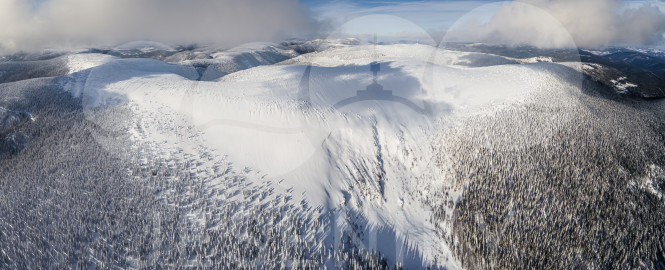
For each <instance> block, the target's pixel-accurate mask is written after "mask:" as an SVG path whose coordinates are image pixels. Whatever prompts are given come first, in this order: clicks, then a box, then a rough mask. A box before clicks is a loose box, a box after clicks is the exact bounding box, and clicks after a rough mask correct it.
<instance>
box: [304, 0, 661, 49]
mask: <svg viewBox="0 0 665 270" xmlns="http://www.w3.org/2000/svg"><path fill="white" fill-rule="evenodd" d="M302 3H303V4H305V5H306V6H308V8H309V9H311V10H312V11H313V12H314V13H315V14H316V16H318V17H319V18H329V20H330V21H332V22H333V25H340V24H344V23H345V22H347V23H348V22H349V21H353V20H356V19H358V18H362V17H365V16H372V15H376V14H382V15H390V16H395V17H398V18H399V19H405V20H407V21H409V22H411V23H414V24H415V25H417V26H418V27H420V28H421V31H424V32H427V33H429V34H430V35H431V36H432V37H433V38H434V39H435V40H436V41H437V42H438V41H441V40H443V41H444V42H445V41H448V42H453V41H454V42H492V43H502V44H519V45H521V44H526V45H533V46H537V47H548V48H549V47H556V48H558V47H592V48H599V47H607V46H658V47H660V46H662V45H663V34H664V33H665V14H664V13H663V11H665V2H664V1H658V0H640V1H620V0H519V1H485V0H478V1H454V0H446V1H427V0H424V1H412V0H401V1H400V0H356V1H352V0H348V1H347V0H336V1H320V0H302ZM395 21H397V19H396V20H395ZM395 24H397V23H396V22H395V23H390V22H386V21H385V20H378V21H376V22H375V23H367V22H365V23H363V24H359V25H358V26H357V29H358V30H361V31H365V32H371V31H374V32H379V33H382V32H383V33H386V34H388V32H390V31H391V29H394V28H399V27H395V26H394V25H395Z"/></svg>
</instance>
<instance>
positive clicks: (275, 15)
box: [0, 0, 318, 52]
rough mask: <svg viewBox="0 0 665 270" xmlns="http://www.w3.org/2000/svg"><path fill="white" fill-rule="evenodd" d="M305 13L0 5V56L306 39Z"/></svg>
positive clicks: (288, 7)
mask: <svg viewBox="0 0 665 270" xmlns="http://www.w3.org/2000/svg"><path fill="white" fill-rule="evenodd" d="M309 13H310V12H309V10H308V9H307V8H305V7H304V6H302V5H301V4H300V3H299V2H298V1H297V0H269V1H266V0H242V1H236V0H187V1H182V0H36V1H35V0H0V25H2V27H0V51H5V52H7V51H10V52H13V51H22V50H23V51H26V50H27V51H29V50H39V49H44V48H69V47H90V46H102V45H115V44H118V43H122V42H126V41H133V40H153V41H160V42H166V43H171V44H192V43H199V44H201V43H204V44H209V43H212V44H217V45H223V46H233V45H237V44H241V43H244V42H251V41H273V40H279V39H283V38H288V37H298V36H303V37H304V36H307V35H309V34H312V33H314V32H315V31H316V30H317V27H318V24H317V22H316V21H315V20H314V19H312V17H311V16H310V14H309Z"/></svg>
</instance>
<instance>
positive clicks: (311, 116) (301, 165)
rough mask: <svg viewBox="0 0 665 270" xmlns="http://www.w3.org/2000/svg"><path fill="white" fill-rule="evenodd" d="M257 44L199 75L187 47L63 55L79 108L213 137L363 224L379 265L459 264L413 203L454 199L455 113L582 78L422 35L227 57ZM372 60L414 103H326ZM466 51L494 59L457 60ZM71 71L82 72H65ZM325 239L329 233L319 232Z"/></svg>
mask: <svg viewBox="0 0 665 270" xmlns="http://www.w3.org/2000/svg"><path fill="white" fill-rule="evenodd" d="M257 46H259V47H260V46H266V47H260V48H268V50H267V51H268V52H271V51H272V52H277V49H272V48H271V47H268V46H269V45H261V44H252V45H249V48H245V47H241V48H237V49H233V50H230V51H228V52H224V53H218V54H214V55H213V56H214V60H210V61H217V63H220V62H227V63H236V64H239V65H242V68H239V69H243V70H240V71H237V72H232V74H229V75H226V76H223V77H221V78H219V79H216V80H213V81H205V80H203V81H202V80H199V79H200V78H205V77H206V73H205V72H206V71H204V72H203V74H202V75H201V74H199V73H200V72H199V73H197V70H196V68H195V67H194V65H193V63H192V62H191V61H189V60H188V61H183V62H181V63H176V64H167V63H164V62H161V61H156V60H146V59H114V58H112V57H108V56H105V55H96V54H79V55H74V56H70V57H69V65H70V70H71V71H73V74H72V75H70V76H71V77H72V80H71V81H70V82H68V84H67V88H68V89H69V91H71V93H72V94H73V95H74V96H77V97H81V98H82V100H83V104H84V108H85V109H86V110H89V111H94V110H97V109H99V108H108V107H109V106H127V107H129V108H131V109H132V116H131V118H129V119H127V121H128V122H130V123H131V124H129V123H128V124H127V127H116V128H118V129H124V128H127V129H128V130H129V131H130V132H131V133H132V139H133V140H136V141H135V142H132V144H146V143H148V144H151V145H155V148H156V149H170V150H168V151H175V150H176V149H178V150H180V149H182V151H184V152H182V153H183V154H187V153H189V154H195V153H194V151H195V150H194V149H197V148H206V149H208V148H209V149H214V151H213V152H214V153H215V154H216V155H221V156H226V157H227V158H228V160H229V161H230V162H232V163H233V164H234V166H235V167H238V168H246V170H251V171H256V172H257V173H258V174H260V175H264V176H263V177H261V180H260V181H268V182H269V183H270V185H271V186H276V187H279V188H281V190H292V191H293V194H294V196H298V198H301V199H304V200H305V201H307V203H308V204H310V205H312V206H313V207H315V208H321V209H323V211H324V212H325V213H335V214H336V215H341V217H337V220H336V221H335V222H338V223H342V224H338V226H340V227H342V228H344V227H351V228H353V226H361V229H360V230H361V231H363V230H367V231H368V232H369V233H368V234H370V236H356V237H355V238H357V239H354V241H355V242H357V243H363V242H366V243H367V244H368V245H369V246H367V248H372V249H377V250H378V251H380V252H382V253H383V254H386V256H387V257H388V260H389V263H391V264H394V263H395V262H396V261H402V262H403V263H407V265H431V264H434V263H435V262H436V263H438V264H439V265H440V266H445V267H450V268H459V267H461V265H460V264H459V262H457V261H455V260H454V259H453V257H454V256H453V254H452V251H451V249H450V247H449V246H448V245H446V244H445V242H444V241H442V240H441V237H440V236H439V235H438V232H437V229H436V228H435V227H434V226H435V224H433V223H432V222H431V219H432V214H431V211H432V209H430V208H429V206H428V205H426V204H425V203H424V202H425V201H427V200H431V199H432V198H431V197H433V196H439V195H440V194H439V193H440V192H442V191H439V190H438V189H439V187H442V186H450V191H449V199H446V198H443V200H445V201H448V200H451V201H453V202H455V201H457V200H459V196H460V195H461V193H462V192H463V190H454V189H453V188H452V183H446V182H445V180H444V179H446V177H445V175H444V171H442V170H441V169H440V168H437V166H435V161H434V157H435V156H436V155H437V153H436V152H435V151H436V150H437V148H436V146H435V145H436V142H435V139H436V138H437V137H438V136H437V135H438V134H439V133H440V132H442V131H445V130H446V128H447V126H448V125H454V123H458V122H460V121H462V120H463V119H465V118H467V117H473V116H475V115H479V114H481V115H492V114H493V113H494V111H495V110H505V107H520V106H525V104H526V103H530V102H534V100H544V99H550V98H552V97H556V98H555V99H557V100H559V101H558V102H561V103H564V102H565V103H568V102H574V101H571V97H574V96H575V94H578V93H575V91H576V89H575V87H576V86H577V85H578V84H579V83H581V78H576V77H575V75H574V74H573V75H571V74H566V73H565V72H572V71H567V70H564V68H563V67H561V66H559V65H557V64H545V63H535V64H529V65H517V64H511V65H500V66H499V65H498V64H502V63H503V64H506V63H511V62H510V61H509V60H507V59H504V58H502V57H499V56H494V55H483V54H480V53H462V52H454V51H447V50H442V49H436V48H433V47H430V46H426V45H385V46H371V45H369V46H367V45H366V46H363V45H358V46H340V47H334V48H331V49H328V50H324V51H322V52H317V53H311V54H306V55H302V56H299V57H295V58H291V59H290V60H287V61H285V62H282V63H280V64H279V65H268V64H273V63H276V62H278V60H280V59H279V58H272V57H264V60H263V61H258V62H254V63H252V62H249V60H248V58H247V57H244V58H241V59H240V60H239V58H238V56H242V55H243V54H244V53H247V51H255V50H257ZM377 61H378V62H380V63H381V69H382V70H381V72H380V73H379V76H378V82H379V83H380V84H382V85H383V86H384V87H385V90H392V91H393V95H394V96H398V97H402V98H404V99H407V100H409V101H410V102H412V103H413V104H415V106H417V107H420V108H423V109H424V110H426V111H425V113H421V112H418V111H415V110H413V109H412V107H409V106H406V105H404V104H401V103H399V102H391V101H386V100H380V99H377V100H365V101H360V102H354V103H351V104H348V106H344V107H341V108H335V107H334V106H333V105H334V104H336V103H338V102H340V101H342V100H344V99H347V98H349V97H353V96H354V95H356V92H357V91H358V90H364V89H365V87H366V86H367V85H369V84H371V83H372V73H371V72H370V69H369V64H370V63H372V62H377ZM476 62H479V63H484V64H486V63H490V62H496V63H497V65H493V66H486V67H480V68H470V67H469V66H475V65H476V64H477V63H476ZM533 62H540V61H533ZM307 66H312V67H311V68H307ZM216 71H217V70H211V71H210V72H216ZM227 71H228V70H225V72H227ZM81 72H83V73H86V74H85V75H86V76H79V75H78V74H77V73H81ZM576 79H579V80H577V81H576ZM303 84H305V85H303ZM303 91H305V92H306V93H305V94H306V95H307V96H308V97H309V99H308V100H306V101H307V104H308V105H309V106H308V107H306V108H305V107H303V100H302V98H299V95H302V94H303ZM555 103H556V102H555ZM91 114H92V113H91ZM91 120H93V121H101V120H99V119H93V117H91ZM165 124H166V125H165ZM552 128H556V127H552ZM536 132H538V131H536ZM542 132H545V131H542ZM547 132H550V131H547ZM529 135H531V136H544V135H538V134H529ZM98 136H103V135H101V134H100V135H98ZM497 139H499V140H501V138H497ZM506 143H507V144H510V142H506ZM161 151H167V150H161ZM257 184H258V183H257ZM301 199H296V200H301ZM438 199H442V198H438ZM452 208H453V205H451V209H447V210H446V211H448V212H452V210H453V209H452ZM360 217H362V218H360ZM355 223H358V224H355ZM444 226H450V224H446V225H444ZM381 228H389V229H390V230H393V231H394V235H392V236H389V237H391V238H392V239H393V240H390V241H394V242H395V243H393V244H392V245H387V246H386V245H377V243H376V241H377V240H376V239H374V240H372V236H371V235H372V234H376V233H377V231H379V230H380V229H381ZM446 228H447V229H446V231H448V232H450V231H452V230H451V229H450V228H449V227H446ZM355 230H357V229H355ZM373 237H374V238H376V235H374V236H373ZM381 238H386V236H383V235H382V236H381ZM381 241H386V239H383V240H381ZM334 242H335V241H334V238H332V237H328V238H326V241H325V243H324V244H325V245H332V244H334ZM402 245H403V246H405V247H406V248H408V249H412V250H413V251H414V252H415V253H417V254H420V256H416V257H415V258H410V259H411V260H417V259H422V260H423V261H421V262H418V261H415V262H414V261H407V260H406V259H409V258H405V256H404V254H399V253H400V252H395V250H391V249H398V250H401V249H402V247H400V246H402ZM405 250H406V249H405Z"/></svg>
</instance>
